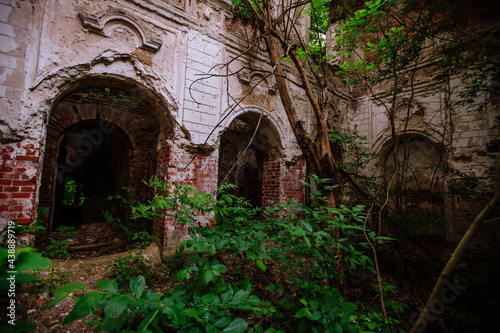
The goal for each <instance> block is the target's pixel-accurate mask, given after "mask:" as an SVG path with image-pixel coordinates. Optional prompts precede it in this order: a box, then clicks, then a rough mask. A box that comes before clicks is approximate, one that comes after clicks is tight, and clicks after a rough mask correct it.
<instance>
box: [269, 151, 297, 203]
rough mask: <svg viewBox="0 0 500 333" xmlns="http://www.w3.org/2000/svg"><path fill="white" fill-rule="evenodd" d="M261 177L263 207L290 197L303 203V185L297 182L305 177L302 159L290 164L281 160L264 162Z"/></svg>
mask: <svg viewBox="0 0 500 333" xmlns="http://www.w3.org/2000/svg"><path fill="white" fill-rule="evenodd" d="M262 178H263V179H262V206H263V207H266V206H269V205H273V204H275V203H278V202H284V201H287V200H290V199H291V200H295V201H297V202H299V203H305V194H306V191H305V186H304V184H302V183H300V182H299V180H301V179H302V180H305V178H306V167H305V162H304V161H303V160H300V161H299V162H297V163H295V164H290V165H286V164H285V163H284V162H282V161H271V162H264V173H263V177H262Z"/></svg>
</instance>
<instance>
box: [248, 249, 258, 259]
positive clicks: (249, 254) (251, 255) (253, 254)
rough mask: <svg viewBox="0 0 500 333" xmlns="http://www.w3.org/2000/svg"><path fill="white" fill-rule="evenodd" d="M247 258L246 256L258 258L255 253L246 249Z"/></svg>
mask: <svg viewBox="0 0 500 333" xmlns="http://www.w3.org/2000/svg"><path fill="white" fill-rule="evenodd" d="M247 258H248V259H252V260H257V259H259V257H258V256H257V255H256V254H255V253H253V252H250V251H248V252H247Z"/></svg>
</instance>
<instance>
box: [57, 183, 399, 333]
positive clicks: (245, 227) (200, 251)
mask: <svg viewBox="0 0 500 333" xmlns="http://www.w3.org/2000/svg"><path fill="white" fill-rule="evenodd" d="M313 179H315V180H316V181H318V182H326V180H321V179H318V178H317V177H313ZM155 186H158V187H159V189H164V190H165V191H164V192H163V193H162V195H159V194H158V197H157V198H156V199H155V200H152V201H150V202H148V203H144V204H142V206H139V205H136V206H135V207H140V209H137V210H136V213H137V214H145V215H149V216H151V215H155V214H159V213H160V210H159V209H158V207H161V208H162V209H165V207H169V213H171V214H174V215H175V216H178V217H182V218H179V221H180V223H186V224H189V225H190V231H191V232H190V235H191V239H189V240H187V241H185V242H184V243H182V244H181V246H180V248H179V252H178V257H184V258H186V259H187V260H184V262H183V263H180V264H179V265H176V267H175V269H177V270H176V272H174V274H175V277H176V279H177V281H178V283H177V284H176V285H174V287H173V288H172V290H170V291H168V292H166V293H164V294H163V295H159V294H157V293H155V292H153V291H151V290H148V291H145V289H144V288H145V287H144V285H145V283H146V282H145V281H146V280H145V278H144V277H142V276H139V277H133V278H130V279H128V280H129V283H128V285H129V287H130V290H131V291H132V294H129V293H124V292H120V291H119V289H118V287H119V281H116V280H112V281H110V280H103V281H101V282H99V284H98V287H99V288H101V289H103V290H104V291H98V292H91V293H89V294H87V295H86V296H84V297H82V298H80V299H78V300H77V302H76V305H75V308H74V309H73V310H72V311H71V312H70V314H69V315H68V316H67V317H66V318H65V320H64V322H65V323H69V322H71V321H73V320H75V319H79V318H83V317H85V316H86V315H88V314H90V313H91V312H94V313H95V319H94V320H92V321H90V322H88V323H87V324H88V325H98V328H97V329H98V330H108V331H110V332H114V331H119V330H137V331H145V330H146V329H148V330H152V331H155V330H157V331H160V330H163V331H165V330H172V331H174V330H175V331H180V332H205V331H208V332H220V331H224V332H245V331H250V330H252V331H256V332H263V331H266V332H289V331H300V332H304V331H313V332H319V331H333V332H336V331H339V330H340V329H342V330H343V331H346V332H350V331H375V330H377V331H386V330H388V329H387V328H388V327H391V326H394V325H397V323H398V320H396V319H394V317H393V316H389V317H388V320H385V319H384V316H383V315H382V313H381V311H380V310H379V309H377V308H375V307H369V306H367V305H365V304H363V303H362V302H357V303H352V302H349V301H347V300H346V298H345V297H344V296H343V295H342V294H341V292H340V291H339V289H338V287H337V286H338V281H339V280H340V278H341V277H342V275H343V274H345V273H346V272H347V273H348V272H361V274H362V275H363V276H365V278H369V276H370V275H371V274H374V273H376V271H375V269H374V267H373V265H372V260H371V258H370V257H369V256H368V255H367V254H366V253H365V249H366V247H367V245H366V240H365V238H364V237H361V235H362V233H363V231H364V225H363V221H364V219H365V217H366V214H365V213H364V212H363V207H362V206H355V207H352V208H349V207H346V206H340V207H339V208H338V209H333V208H328V207H326V206H324V205H322V204H321V202H322V200H324V199H325V197H324V195H323V194H322V193H319V192H318V193H313V195H314V198H315V201H316V203H314V204H312V206H310V207H308V206H305V205H300V204H297V203H294V202H288V203H283V204H280V205H276V206H274V207H267V208H266V209H265V210H264V211H261V210H260V209H257V208H254V207H252V206H251V204H250V203H249V202H248V201H247V200H246V199H244V198H240V197H236V196H234V195H231V194H229V193H227V191H228V190H230V189H231V188H232V187H233V185H227V186H223V187H221V188H220V189H219V193H218V196H217V197H218V199H214V197H213V196H211V195H206V194H200V193H199V192H197V191H195V190H193V189H191V188H190V187H186V186H179V187H178V189H177V190H176V186H174V185H168V184H164V183H157V184H156V185H155ZM157 189H158V188H157ZM166 189H168V191H167V190H166ZM174 203H175V204H174ZM194 207H197V208H198V209H193V208H194ZM209 208H210V209H211V211H210V214H208V215H205V216H206V217H210V218H212V219H213V220H212V223H211V227H205V226H204V225H203V224H201V223H200V222H199V215H200V213H207V211H208V209H209ZM139 212H142V213H139ZM338 231H340V232H341V235H342V237H339V235H340V234H339V232H338ZM368 235H369V237H370V239H371V240H372V241H373V242H376V241H378V240H381V239H384V240H388V239H387V238H383V237H377V236H376V235H375V233H374V232H368ZM340 253H341V254H342V255H340ZM367 253H369V252H367ZM132 259H133V258H131V256H129V257H127V258H126V260H132ZM126 260H122V261H119V262H115V263H116V265H115V266H114V270H115V271H116V273H117V275H116V276H117V279H119V280H121V281H120V282H122V281H125V280H127V276H129V277H130V276H131V275H132V274H134V271H133V270H130V269H129V267H128V266H127V265H128V262H127V261H126ZM339 261H340V263H341V266H342V267H343V269H342V270H339ZM77 287H79V288H80V287H81V285H78V286H77ZM61 288H63V289H61V290H56V291H55V294H59V296H57V297H56V300H60V299H62V298H64V294H65V293H69V292H70V290H68V289H64V287H61ZM81 288H83V287H81ZM372 292H373V293H376V290H375V289H373V291H372ZM270 294H273V295H275V296H274V297H273V299H272V301H270V300H268V299H266V297H268V296H269V295H270ZM61 295H62V296H61ZM298 295H300V297H298ZM54 302H55V301H54ZM54 302H53V303H54ZM54 304H55V303H54ZM99 309H100V310H102V311H95V310H99ZM389 310H390V311H391V314H396V315H397V313H398V311H400V310H401V309H400V308H398V307H397V306H390V307H389Z"/></svg>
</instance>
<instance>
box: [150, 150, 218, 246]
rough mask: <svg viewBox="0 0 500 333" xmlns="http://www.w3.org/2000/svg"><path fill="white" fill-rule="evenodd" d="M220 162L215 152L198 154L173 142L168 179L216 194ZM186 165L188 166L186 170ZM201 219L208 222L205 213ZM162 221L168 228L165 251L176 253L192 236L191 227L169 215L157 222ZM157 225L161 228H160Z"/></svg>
mask: <svg viewBox="0 0 500 333" xmlns="http://www.w3.org/2000/svg"><path fill="white" fill-rule="evenodd" d="M160 155H161V153H160ZM190 162H191V163H190ZM189 163H190V164H189ZM188 164H189V165H188ZM217 165H218V163H217V156H216V153H215V152H213V153H200V154H198V155H196V154H194V153H189V152H187V151H185V150H184V149H181V148H179V147H177V146H175V145H173V144H172V145H169V146H168V173H167V179H166V180H167V182H169V183H176V184H188V185H191V186H192V187H194V188H196V189H197V190H199V191H202V192H204V193H214V191H215V188H216V187H217ZM186 166H187V168H186ZM184 168H186V169H185V170H184ZM200 221H201V222H205V223H206V222H208V220H207V219H206V218H205V217H203V216H200ZM161 222H163V230H164V234H163V236H164V241H163V247H164V248H163V253H164V254H168V253H173V252H175V250H176V249H177V247H178V246H179V244H180V243H181V242H182V241H183V240H184V239H185V238H186V237H187V236H188V230H187V229H188V226H181V225H179V224H178V223H177V222H175V220H174V218H173V217H172V216H169V215H168V214H167V216H166V217H165V219H164V221H159V220H157V221H155V223H156V224H157V223H161ZM156 228H157V229H158V228H159V227H156Z"/></svg>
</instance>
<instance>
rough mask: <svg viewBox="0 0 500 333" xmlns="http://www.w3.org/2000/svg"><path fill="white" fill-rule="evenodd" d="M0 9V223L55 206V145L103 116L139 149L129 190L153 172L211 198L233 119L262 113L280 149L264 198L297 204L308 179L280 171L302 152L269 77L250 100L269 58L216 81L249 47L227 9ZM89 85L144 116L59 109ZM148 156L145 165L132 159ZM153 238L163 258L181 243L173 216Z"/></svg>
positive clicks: (37, 4)
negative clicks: (273, 183)
mask: <svg viewBox="0 0 500 333" xmlns="http://www.w3.org/2000/svg"><path fill="white" fill-rule="evenodd" d="M0 5H1V9H2V10H1V13H0V23H1V27H2V29H1V31H0V38H1V43H0V48H1V49H0V53H1V54H0V97H1V100H0V106H1V108H2V112H1V114H0V142H1V148H0V149H1V152H2V153H1V155H0V158H1V165H0V182H1V183H0V225H3V224H5V223H6V222H7V221H8V220H15V221H23V222H25V223H29V222H32V221H34V219H35V212H36V208H37V205H38V202H39V201H40V202H42V203H43V205H44V206H47V207H51V203H52V202H53V201H54V190H53V189H52V187H51V186H52V183H51V180H50V179H51V177H52V172H53V170H54V163H55V160H56V155H57V149H58V145H59V144H60V143H59V142H60V140H61V139H62V138H63V136H64V133H67V131H68V129H69V128H71V126H77V125H78V124H79V123H80V122H82V121H86V120H88V121H91V120H98V119H99V117H102V119H105V120H107V121H110V122H111V123H113V124H116V125H117V126H119V127H120V128H121V129H122V130H123V133H124V134H123V135H124V136H126V137H128V139H130V142H131V143H132V146H134V149H133V151H132V153H131V154H132V157H131V158H132V161H133V163H132V164H131V165H130V166H129V169H130V170H129V174H130V177H131V179H129V184H132V185H133V183H134V182H139V181H141V180H142V179H141V178H147V177H149V175H151V173H157V174H158V175H160V177H163V179H165V180H167V181H175V182H181V183H188V184H191V185H193V186H194V187H196V188H198V189H200V190H202V191H205V192H212V191H213V190H214V188H215V186H216V185H217V174H218V162H219V161H218V159H219V154H218V145H219V142H220V137H221V135H222V133H223V132H224V131H225V129H226V128H228V127H229V125H230V123H231V122H232V121H233V120H234V119H235V118H236V117H237V113H241V112H247V111H249V110H250V111H251V112H254V113H255V114H265V116H266V117H269V119H272V122H273V128H274V129H272V131H275V132H276V133H275V134H273V135H275V136H276V137H278V138H279V141H280V142H281V143H280V145H279V150H280V151H279V154H280V163H282V173H281V174H280V175H277V177H278V178H276V179H278V180H279V182H280V184H281V185H280V191H279V194H276V195H274V194H273V195H271V194H270V192H269V194H267V197H268V200H269V202H276V201H278V200H284V199H286V198H287V197H292V198H295V199H298V200H302V199H303V197H304V195H303V193H305V192H304V188H303V186H302V185H296V184H294V177H297V180H298V179H302V178H303V177H304V173H303V172H302V171H300V172H299V171H293V170H296V169H297V170H298V169H300V170H303V166H301V167H299V166H297V167H294V166H292V167H290V170H288V167H285V165H288V164H287V163H289V162H292V161H294V160H296V159H297V158H298V157H299V156H300V150H299V148H298V146H297V144H296V142H295V139H294V137H293V133H292V131H291V129H290V128H289V126H288V122H287V117H286V115H285V113H284V110H283V109H282V106H281V103H280V100H279V96H278V94H276V87H275V83H274V81H273V79H272V78H268V79H266V80H265V81H264V82H262V87H261V88H259V89H255V90H254V91H252V92H250V89H251V86H252V84H253V83H255V82H259V81H262V80H261V78H262V75H263V74H262V71H263V70H264V71H269V70H271V68H270V66H269V64H268V63H267V62H266V61H265V57H260V56H258V55H256V57H255V58H254V59H253V60H252V62H251V66H250V67H249V66H248V64H249V63H250V62H249V58H248V57H247V56H243V57H240V58H238V60H237V61H234V62H232V63H231V68H229V72H236V71H238V70H239V69H241V67H242V66H245V67H247V69H246V70H245V71H244V72H242V74H243V75H234V76H229V77H224V76H221V75H220V74H224V73H227V72H228V71H221V70H220V68H218V67H217V66H216V65H217V64H222V63H225V62H228V61H229V60H230V59H232V58H234V57H236V56H238V55H239V54H240V51H241V50H244V49H245V48H246V47H247V41H246V40H245V38H246V37H245V36H246V34H245V29H243V28H242V22H241V21H237V20H235V19H234V18H233V14H232V12H231V3H230V2H229V1H214V2H212V1H209V2H206V1H199V2H197V1H192V2H188V1H182V0H180V1H178V2H168V1H161V0H148V1H119V0H112V1H105V2H103V1H97V0H96V1H88V0H75V1H66V0H45V1H39V0H38V1H30V0H12V1H2V2H1V4H0ZM209 72H210V75H206V74H207V73H209ZM200 74H202V75H200ZM211 74H217V75H211ZM291 78H292V79H294V77H293V75H291ZM93 86H97V87H98V88H99V89H100V91H101V92H103V91H106V90H105V89H106V88H109V89H111V91H112V92H114V93H115V94H117V95H119V94H120V91H123V92H125V94H126V95H127V96H130V97H131V98H132V97H133V98H135V99H136V100H138V101H142V102H144V103H146V104H147V105H148V107H147V108H145V109H144V110H143V111H144V114H142V115H139V114H138V113H137V112H139V111H138V109H136V110H135V111H133V112H131V109H130V108H129V109H127V108H125V109H120V108H119V107H115V106H110V107H109V108H108V109H106V107H104V106H91V105H92V104H93V103H94V102H92V101H85V102H82V104H81V105H72V106H71V107H70V106H69V105H68V106H67V107H66V106H65V105H66V104H67V103H68V102H69V99H68V98H70V96H71V95H72V94H74V93H75V92H82V91H84V90H85V89H90V88H92V87H93ZM292 89H294V92H293V95H294V96H295V102H296V107H297V109H298V110H300V116H301V117H302V119H303V121H304V124H305V126H306V127H311V126H312V120H311V119H310V118H311V117H310V115H311V111H310V109H309V106H308V103H307V99H306V97H305V96H304V94H303V92H301V91H300V89H298V88H292ZM249 92H250V93H249ZM246 95H248V96H247V98H246V99H245V100H244V101H243V102H238V101H239V100H240V99H241V98H243V97H244V96H246ZM235 105H237V108H235ZM99 108H102V110H101V111H99V112H96V111H95V110H98V109H99ZM75 109H76V110H77V111H76V112H75ZM92 110H94V111H92ZM242 110H243V111H242ZM134 112H135V113H134ZM141 112H142V111H141ZM98 114H99V115H100V116H98ZM124 114H126V115H128V116H126V117H123V115H124ZM64 119H68V121H62V120H64ZM61 121H62V122H61ZM151 128H154V130H151ZM267 130H268V128H266V129H265V130H264V135H267V134H266V132H265V131H267ZM269 130H270V129H269ZM142 134H143V135H142ZM143 152H147V154H150V155H151V156H149V155H148V156H146V157H145V158H143V159H141V158H138V156H139V155H140V154H141V153H143ZM196 152H201V154H198V155H196ZM153 155H154V156H153ZM134 156H135V157H134ZM193 157H194V158H195V159H194V161H193V162H192V163H191V164H190V165H189V167H187V168H186V169H185V170H184V167H185V166H186V165H187V164H188V162H189V161H190V160H191V159H192V158H193ZM42 173H43V177H42ZM273 177H274V176H273ZM42 179H46V180H43V181H42ZM273 179H275V178H273ZM49 223H50V222H49ZM154 230H155V237H156V240H157V242H158V243H159V244H160V245H161V246H163V245H165V247H166V248H167V249H168V251H170V250H171V249H173V248H175V243H176V242H178V241H179V240H180V239H182V238H183V237H185V230H180V229H178V227H177V226H176V225H175V223H174V222H173V221H172V220H169V218H168V217H167V218H166V220H165V221H163V220H162V221H159V220H156V221H155V223H154ZM169 239H171V240H173V241H171V242H169V241H168V240H169Z"/></svg>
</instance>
